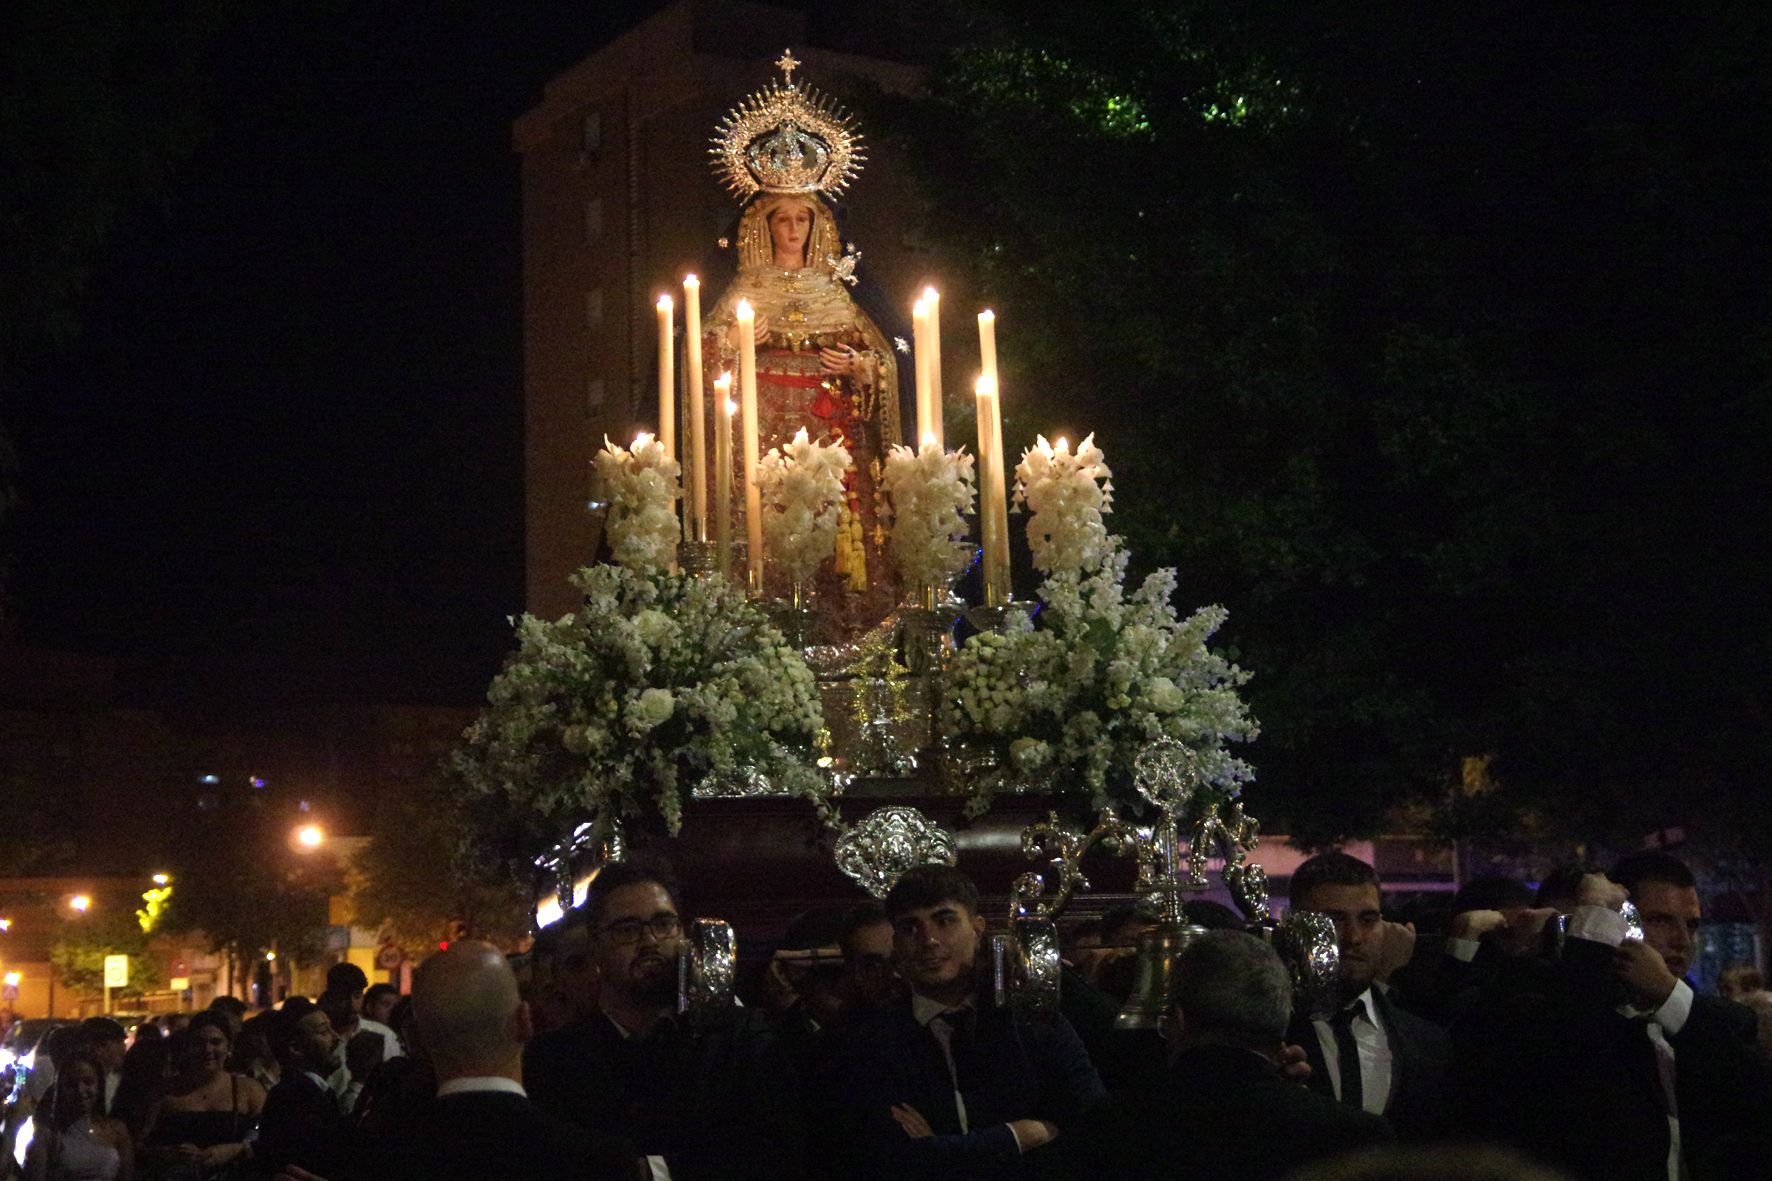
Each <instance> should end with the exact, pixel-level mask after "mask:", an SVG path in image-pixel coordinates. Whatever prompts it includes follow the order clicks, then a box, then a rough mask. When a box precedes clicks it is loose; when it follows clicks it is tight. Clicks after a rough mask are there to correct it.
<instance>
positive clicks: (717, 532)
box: [714, 373, 738, 578]
mask: <svg viewBox="0 0 1772 1181" xmlns="http://www.w3.org/2000/svg"><path fill="white" fill-rule="evenodd" d="M737 412H738V403H737V402H734V401H733V400H732V374H730V373H722V374H721V375H720V376H719V377H716V378H715V379H714V554H715V560H716V561H717V562H718V563H719V570H720V573H721V574H724V575H726V576H727V577H729V578H730V577H731V576H732V416H733V415H734V414H735V413H737Z"/></svg>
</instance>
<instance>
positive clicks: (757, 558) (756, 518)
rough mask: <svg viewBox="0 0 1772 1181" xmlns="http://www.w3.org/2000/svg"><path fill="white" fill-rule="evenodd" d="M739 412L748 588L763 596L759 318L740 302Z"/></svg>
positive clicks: (747, 301) (746, 302)
mask: <svg viewBox="0 0 1772 1181" xmlns="http://www.w3.org/2000/svg"><path fill="white" fill-rule="evenodd" d="M737 317H738V413H739V418H740V420H741V424H742V426H743V429H744V528H745V557H746V559H747V562H748V569H747V570H746V572H745V586H746V588H747V589H748V590H749V591H750V593H751V594H753V595H761V594H762V593H763V489H762V487H761V485H759V484H758V483H757V317H756V313H755V312H753V311H752V310H751V304H750V301H749V300H745V299H741V300H739V301H738V309H737Z"/></svg>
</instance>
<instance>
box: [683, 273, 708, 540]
mask: <svg viewBox="0 0 1772 1181" xmlns="http://www.w3.org/2000/svg"><path fill="white" fill-rule="evenodd" d="M683 350H684V351H683V364H684V366H685V367H686V368H687V369H688V370H689V372H688V373H687V374H686V375H685V376H687V377H688V378H689V464H688V468H689V486H690V488H691V492H690V494H689V536H690V537H691V538H692V539H693V540H695V541H706V540H707V539H708V452H707V445H708V437H707V409H706V407H704V406H703V405H702V402H703V392H704V391H703V389H702V373H701V280H700V279H697V278H696V277H695V276H694V275H685V276H684V277H683Z"/></svg>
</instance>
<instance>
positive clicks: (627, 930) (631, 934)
mask: <svg viewBox="0 0 1772 1181" xmlns="http://www.w3.org/2000/svg"><path fill="white" fill-rule="evenodd" d="M642 931H651V932H652V937H653V938H654V939H657V940H659V941H660V942H662V941H664V940H666V939H674V938H676V937H677V936H678V935H681V934H682V933H683V920H682V919H680V918H678V917H677V916H676V915H674V914H655V915H653V916H652V917H651V918H649V919H618V920H616V921H615V922H613V923H610V924H609V925H608V926H606V927H604V928H603V934H605V935H607V936H609V941H610V942H611V943H615V944H619V945H620V946H623V947H626V946H628V945H630V944H634V943H638V942H640V932H642Z"/></svg>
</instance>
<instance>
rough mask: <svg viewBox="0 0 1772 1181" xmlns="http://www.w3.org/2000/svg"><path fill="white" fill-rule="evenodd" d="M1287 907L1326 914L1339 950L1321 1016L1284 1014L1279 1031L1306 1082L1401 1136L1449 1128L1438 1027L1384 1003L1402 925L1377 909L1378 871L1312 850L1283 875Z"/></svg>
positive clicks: (1445, 1055)
mask: <svg viewBox="0 0 1772 1181" xmlns="http://www.w3.org/2000/svg"><path fill="white" fill-rule="evenodd" d="M1289 896H1290V900H1291V906H1292V909H1293V910H1308V911H1315V912H1316V913H1318V914H1325V915H1328V916H1329V918H1330V919H1332V920H1333V921H1334V923H1335V933H1336V943H1337V945H1338V947H1339V948H1340V951H1341V989H1340V994H1341V995H1340V1001H1339V1003H1338V1005H1337V1008H1336V1012H1335V1013H1334V1014H1333V1015H1332V1016H1331V1017H1330V1018H1329V1019H1327V1020H1314V1019H1311V1018H1310V1017H1308V1016H1306V1015H1304V1014H1298V1015H1296V1016H1295V1017H1294V1018H1293V1021H1292V1026H1291V1028H1290V1030H1289V1031H1288V1034H1287V1037H1286V1040H1287V1041H1289V1042H1291V1043H1293V1044H1294V1045H1299V1046H1303V1047H1304V1051H1305V1055H1306V1060H1307V1061H1309V1063H1310V1066H1311V1077H1310V1085H1311V1087H1312V1088H1313V1089H1315V1090H1316V1091H1317V1092H1318V1093H1320V1094H1323V1095H1327V1096H1329V1097H1331V1098H1333V1099H1335V1100H1337V1101H1339V1102H1341V1103H1344V1104H1346V1105H1347V1106H1349V1107H1356V1108H1359V1109H1361V1110H1363V1111H1367V1112H1370V1113H1372V1114H1373V1115H1382V1116H1384V1117H1385V1118H1386V1119H1387V1120H1389V1121H1390V1124H1391V1126H1392V1127H1393V1128H1395V1129H1396V1131H1397V1134H1398V1135H1399V1136H1401V1137H1403V1138H1405V1139H1424V1138H1431V1137H1433V1136H1435V1135H1438V1134H1440V1133H1441V1132H1443V1131H1445V1130H1447V1129H1448V1121H1449V1115H1450V1112H1449V1110H1448V1101H1449V1100H1448V1097H1449V1092H1448V1089H1447V1069H1448V1065H1449V1060H1450V1057H1451V1050H1450V1047H1449V1044H1448V1041H1447V1037H1446V1031H1445V1030H1443V1029H1441V1028H1440V1027H1439V1026H1437V1025H1435V1024H1433V1023H1432V1022H1431V1021H1427V1020H1425V1019H1423V1018H1421V1017H1418V1016H1416V1015H1415V1014H1413V1013H1411V1012H1409V1011H1408V1010H1406V1009H1404V1008H1402V1007H1401V1006H1399V1005H1397V1004H1395V1003H1393V1002H1392V1000H1391V998H1390V996H1389V995H1388V993H1387V992H1386V990H1385V988H1384V987H1383V986H1382V985H1381V984H1379V983H1378V982H1377V981H1378V976H1379V973H1380V972H1381V971H1382V970H1383V969H1384V967H1385V966H1386V964H1387V963H1394V962H1399V961H1406V960H1407V958H1408V957H1407V956H1406V955H1399V954H1398V953H1397V951H1396V945H1397V944H1398V943H1407V942H1408V941H1409V936H1408V934H1407V933H1406V932H1405V931H1404V929H1402V928H1399V927H1398V926H1397V925H1396V924H1395V923H1387V922H1385V920H1384V915H1383V913H1382V912H1381V911H1380V909H1379V892H1378V874H1377V873H1376V872H1375V871H1374V870H1373V868H1372V867H1371V866H1370V865H1367V864H1366V863H1365V862H1364V861H1361V860H1360V859H1359V858H1357V857H1350V856H1348V855H1347V854H1346V853H1340V852H1332V853H1321V854H1318V855H1317V856H1315V857H1312V858H1310V859H1309V860H1307V861H1306V862H1304V864H1302V865H1300V866H1299V867H1298V870H1297V872H1295V873H1294V874H1293V875H1292V882H1291V889H1290V895H1289Z"/></svg>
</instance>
